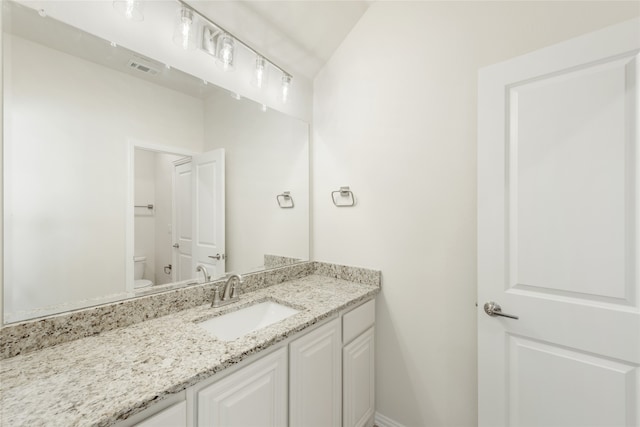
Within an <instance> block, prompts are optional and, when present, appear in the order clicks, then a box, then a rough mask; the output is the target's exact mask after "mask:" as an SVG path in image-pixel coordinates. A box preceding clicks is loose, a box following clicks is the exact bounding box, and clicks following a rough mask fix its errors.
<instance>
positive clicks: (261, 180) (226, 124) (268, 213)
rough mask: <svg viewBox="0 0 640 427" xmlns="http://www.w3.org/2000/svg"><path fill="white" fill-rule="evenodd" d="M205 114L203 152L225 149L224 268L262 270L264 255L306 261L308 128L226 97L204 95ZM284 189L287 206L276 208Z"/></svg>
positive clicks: (291, 119)
mask: <svg viewBox="0 0 640 427" xmlns="http://www.w3.org/2000/svg"><path fill="white" fill-rule="evenodd" d="M205 117H206V120H205V150H213V149H215V148H224V149H225V169H226V182H225V188H226V212H227V214H226V243H227V247H226V252H227V254H231V255H230V256H229V257H228V258H227V261H226V270H227V271H228V272H247V271H252V270H255V269H259V268H262V267H263V266H264V255H265V254H272V255H280V256H285V257H292V258H299V259H304V260H307V259H309V238H308V237H309V233H308V230H309V126H308V125H307V124H306V123H304V122H303V121H301V120H298V119H295V118H293V117H289V116H286V115H284V114H282V113H280V112H278V111H273V110H271V109H269V110H267V111H266V112H262V111H261V110H260V106H259V105H258V104H255V103H253V102H249V101H246V100H242V101H236V100H235V99H233V98H231V97H230V96H212V97H210V98H208V99H207V100H206V101H205ZM284 191H290V192H291V195H292V197H293V199H294V203H295V207H294V208H293V209H281V208H279V207H278V204H277V202H276V195H278V194H281V193H282V192H284ZM233 254H242V257H239V256H235V257H234V256H233Z"/></svg>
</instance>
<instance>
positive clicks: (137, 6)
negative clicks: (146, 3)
mask: <svg viewBox="0 0 640 427" xmlns="http://www.w3.org/2000/svg"><path fill="white" fill-rule="evenodd" d="M113 8H114V9H115V10H117V11H118V13H120V14H121V15H122V16H124V17H125V18H127V19H128V20H129V21H143V20H144V15H143V14H142V2H141V1H140V0H116V1H114V2H113Z"/></svg>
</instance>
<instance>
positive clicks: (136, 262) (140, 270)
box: [133, 256, 147, 280]
mask: <svg viewBox="0 0 640 427" xmlns="http://www.w3.org/2000/svg"><path fill="white" fill-rule="evenodd" d="M146 260H147V257H145V256H135V257H133V279H134V280H139V279H142V278H143V277H144V264H145V261H146Z"/></svg>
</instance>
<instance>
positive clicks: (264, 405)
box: [118, 300, 375, 427]
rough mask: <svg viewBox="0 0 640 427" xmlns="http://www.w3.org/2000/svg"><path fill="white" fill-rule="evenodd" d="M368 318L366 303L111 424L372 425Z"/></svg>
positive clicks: (371, 314)
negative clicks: (218, 374)
mask: <svg viewBox="0 0 640 427" xmlns="http://www.w3.org/2000/svg"><path fill="white" fill-rule="evenodd" d="M374 323H375V300H371V301H369V302H366V303H364V304H362V305H360V306H359V307H356V308H355V309H353V310H351V311H349V312H348V313H346V314H344V315H343V316H340V317H337V318H335V319H333V320H330V321H328V322H327V323H325V324H323V325H321V326H319V327H316V328H314V329H311V330H310V331H309V332H306V333H305V332H302V333H301V336H296V337H294V338H291V339H289V340H287V341H284V342H282V343H280V344H277V346H279V347H280V348H278V349H277V350H275V351H272V352H271V353H268V354H267V355H266V356H264V357H260V356H259V355H255V356H252V357H251V358H252V359H254V360H253V361H251V362H250V361H244V362H241V363H240V364H238V365H237V366H236V367H233V368H229V370H228V371H227V372H228V373H227V372H224V373H221V376H222V377H221V378H220V379H215V380H214V378H211V379H210V380H205V381H204V382H202V383H199V384H196V385H194V386H193V387H191V388H190V389H188V390H187V391H186V392H181V393H180V394H179V395H176V396H174V397H170V398H168V399H167V400H166V401H165V402H163V403H160V404H158V406H161V408H162V409H161V410H160V412H158V410H159V409H160V408H157V407H156V408H157V409H154V407H152V408H149V409H147V410H146V411H143V412H142V413H140V414H137V415H135V416H134V417H132V418H131V419H129V420H125V421H124V422H121V423H119V424H118V427H130V426H132V425H134V424H135V423H136V422H140V421H142V423H141V424H139V426H140V427H165V426H167V427H185V426H186V427H191V426H197V427H205V426H206V427H223V426H224V427H285V426H288V425H290V426H292V427H340V426H343V427H356V426H357V427H372V426H373V414H374V410H375V402H374V397H375V395H374V326H373V325H374ZM287 342H288V344H287ZM234 369H235V371H234ZM225 375H226V376H225ZM212 381H215V382H212ZM185 399H186V400H185ZM149 416H150V418H146V417H149Z"/></svg>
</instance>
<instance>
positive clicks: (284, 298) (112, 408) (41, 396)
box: [0, 272, 380, 426]
mask: <svg viewBox="0 0 640 427" xmlns="http://www.w3.org/2000/svg"><path fill="white" fill-rule="evenodd" d="M337 275H338V276H340V274H339V272H338V274H337ZM378 277H379V276H378ZM378 283H379V279H378ZM379 290H380V287H379V284H378V285H372V284H370V283H357V282H352V281H346V280H343V279H340V278H331V277H327V276H322V275H309V276H306V277H302V278H298V279H295V280H291V281H287V282H283V283H280V284H278V285H273V286H270V287H268V288H262V289H258V290H255V291H253V292H250V293H246V294H243V295H241V299H240V302H238V303H236V304H233V305H229V306H226V307H222V308H219V309H211V308H210V307H209V306H208V305H202V306H198V307H195V308H191V309H187V310H184V311H180V312H177V313H173V314H169V315H167V316H164V317H160V318H157V319H153V320H149V321H146V322H141V323H137V324H134V325H130V326H128V327H124V328H120V329H116V330H111V331H107V332H103V333H101V334H98V335H95V336H91V337H87V338H83V339H78V340H74V341H71V342H67V343H64V344H59V345H56V346H54V347H49V348H45V349H43V350H39V351H35V352H32V353H27V354H24V355H20V356H16V357H13V358H10V359H5V360H2V361H0V424H1V425H11V426H14V425H30V426H37V425H47V426H50V425H61V426H62V425H64V426H69V425H74V426H85V425H92V426H107V425H112V424H114V423H115V422H117V421H118V420H121V419H126V418H128V417H129V416H131V415H133V414H135V413H138V412H140V411H142V410H144V409H145V408H147V407H149V406H151V405H152V404H153V403H155V402H157V401H158V400H161V399H163V398H164V397H167V396H168V395H170V394H173V393H176V392H179V391H181V390H184V389H186V388H187V387H189V386H191V385H194V384H196V383H198V382H200V381H202V380H204V379H206V378H208V377H210V376H212V375H214V374H215V373H216V372H219V371H220V370H222V369H224V368H226V367H228V366H231V365H233V364H236V363H238V362H240V361H242V360H244V359H245V358H246V357H248V356H250V355H251V354H254V353H256V352H258V351H261V350H263V349H265V348H268V347H270V346H271V345H273V344H275V343H277V342H280V341H282V340H284V339H286V338H287V337H289V336H291V335H292V334H295V333H296V332H299V331H301V330H303V329H305V328H306V327H308V326H311V325H313V324H315V323H317V322H319V321H321V320H323V319H325V318H328V317H330V316H332V315H334V314H335V313H337V312H339V311H341V310H344V309H346V308H348V307H350V306H355V305H357V304H359V303H361V302H364V301H366V300H368V299H371V298H373V297H374V296H375V295H376V294H377V293H378V292H379ZM266 299H269V300H273V301H276V302H280V303H282V304H285V305H289V306H293V307H299V308H303V310H302V311H301V312H299V313H297V314H295V315H293V316H291V317H289V318H287V319H284V320H282V321H280V322H277V323H275V324H273V325H271V326H269V327H267V328H264V329H262V330H259V331H256V332H253V333H250V334H247V335H245V336H244V337H241V338H239V339H237V340H235V341H231V342H223V341H219V340H217V339H215V338H213V337H211V336H210V335H209V334H208V333H207V332H206V331H204V330H203V329H202V328H200V327H199V326H197V325H196V324H195V323H194V322H195V321H199V320H203V319H204V318H207V317H212V316H214V315H216V314H223V313H226V312H228V311H233V310H236V309H238V308H239V306H244V305H249V304H252V303H255V302H258V301H262V300H266Z"/></svg>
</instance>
